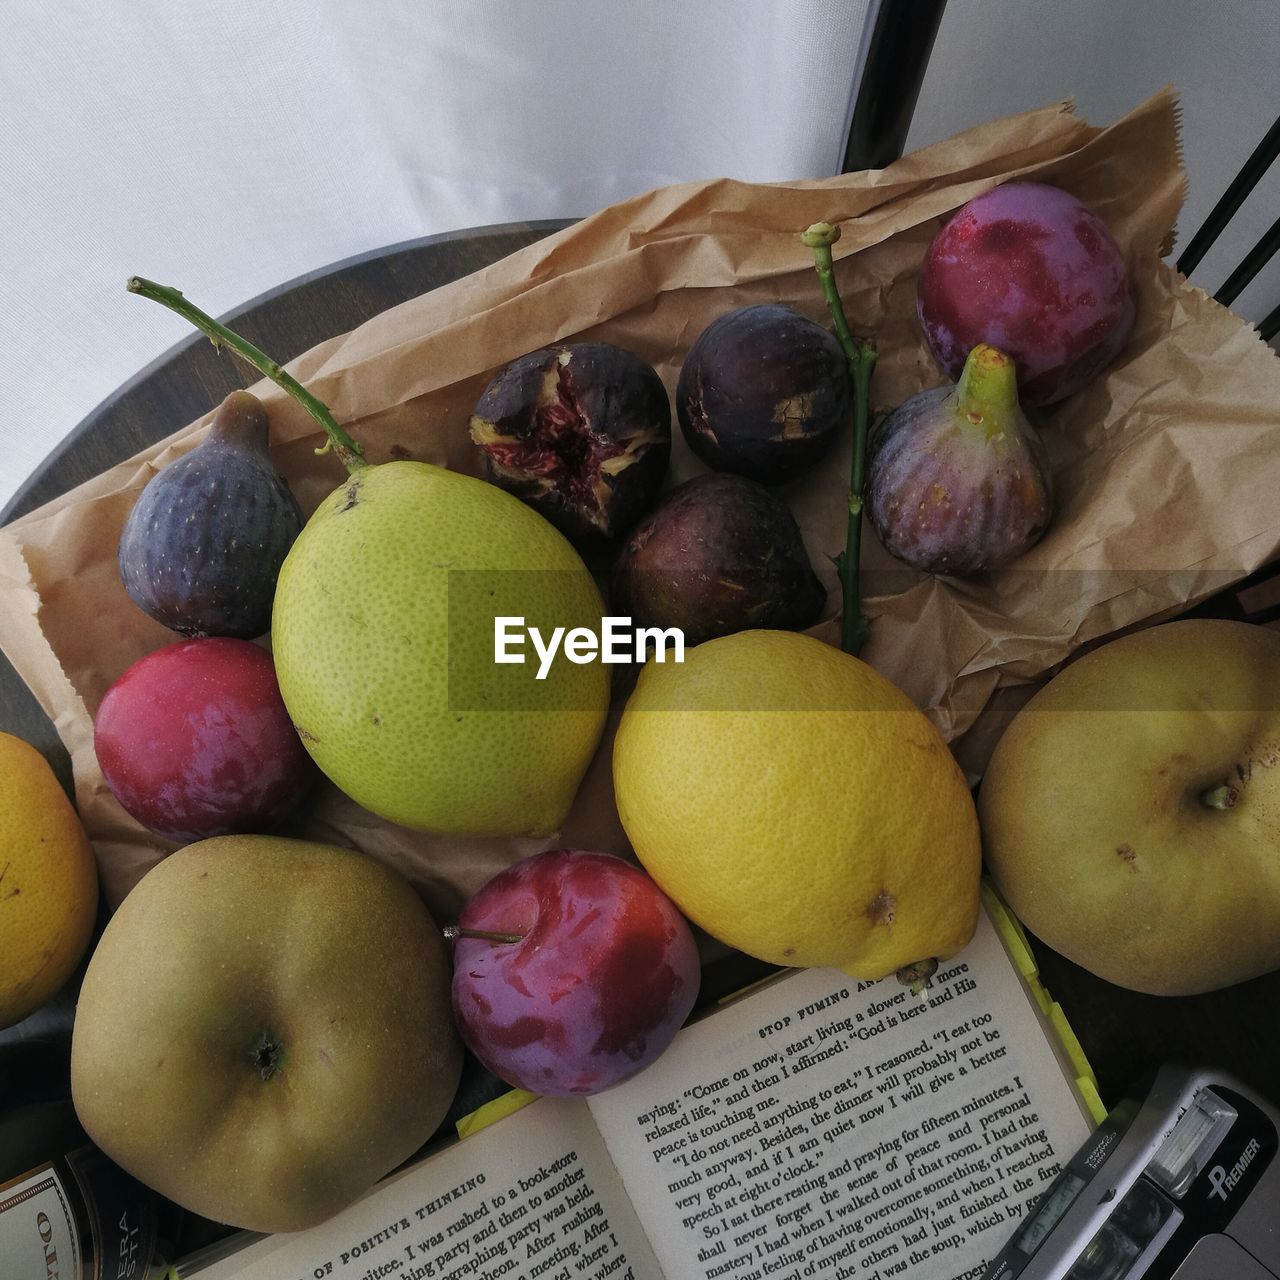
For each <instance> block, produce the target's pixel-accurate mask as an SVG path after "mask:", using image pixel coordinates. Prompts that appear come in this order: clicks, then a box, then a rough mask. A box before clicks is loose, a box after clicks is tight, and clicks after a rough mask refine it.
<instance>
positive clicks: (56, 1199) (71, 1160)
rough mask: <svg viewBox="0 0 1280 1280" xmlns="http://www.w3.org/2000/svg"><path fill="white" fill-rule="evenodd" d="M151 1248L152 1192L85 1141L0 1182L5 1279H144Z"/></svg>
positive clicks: (0, 1236) (153, 1222)
mask: <svg viewBox="0 0 1280 1280" xmlns="http://www.w3.org/2000/svg"><path fill="white" fill-rule="evenodd" d="M155 1248H156V1214H155V1202H154V1200H153V1198H152V1197H151V1196H150V1195H149V1194H148V1193H147V1192H146V1191H145V1190H144V1189H143V1188H142V1186H141V1185H140V1184H139V1183H137V1182H136V1181H135V1180H134V1179H133V1178H131V1177H129V1175H128V1174H126V1173H125V1172H124V1171H123V1170H121V1169H118V1168H117V1167H116V1166H115V1165H113V1164H112V1163H111V1162H110V1161H109V1160H108V1159H107V1158H106V1157H105V1156H104V1155H103V1154H102V1153H101V1152H100V1151H98V1150H96V1149H95V1148H93V1147H87V1148H85V1149H83V1150H80V1151H73V1152H72V1153H71V1154H70V1155H68V1156H66V1157H65V1158H63V1159H59V1160H56V1161H54V1162H53V1163H52V1164H45V1165H41V1166H40V1167H39V1168H37V1169H33V1170H31V1172H30V1173H24V1174H23V1175H22V1176H21V1177H19V1178H17V1179H16V1180H15V1181H13V1182H10V1183H6V1184H5V1185H3V1186H0V1259H3V1260H4V1263H5V1272H4V1276H5V1280H144V1278H145V1277H147V1276H148V1275H151V1274H154V1270H153V1267H152V1262H153V1260H154V1255H155Z"/></svg>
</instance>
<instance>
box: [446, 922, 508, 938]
mask: <svg viewBox="0 0 1280 1280" xmlns="http://www.w3.org/2000/svg"><path fill="white" fill-rule="evenodd" d="M440 932H441V933H443V934H444V940H445V941H446V942H452V941H453V940H454V939H455V938H478V939H479V940H480V941H481V942H523V941H524V934H523V933H490V932H489V931H488V930H487V929H464V928H463V927H462V926H461V925H457V924H447V925H445V927H444V928H443V929H441V930H440Z"/></svg>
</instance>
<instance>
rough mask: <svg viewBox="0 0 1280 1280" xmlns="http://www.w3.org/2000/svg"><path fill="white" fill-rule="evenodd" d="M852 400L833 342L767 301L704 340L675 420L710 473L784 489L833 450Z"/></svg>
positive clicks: (711, 328)
mask: <svg viewBox="0 0 1280 1280" xmlns="http://www.w3.org/2000/svg"><path fill="white" fill-rule="evenodd" d="M851 398H852V391H851V389H850V384H849V371H848V364H847V362H846V360H845V356H844V352H843V351H842V350H841V349H840V344H839V342H837V341H836V339H835V337H834V336H833V335H832V334H830V333H828V332H827V330H826V329H824V328H823V327H822V326H821V325H820V324H817V323H816V322H814V321H813V320H810V319H808V318H807V317H806V316H802V315H801V314H800V313H799V312H798V311H794V310H792V309H791V308H790V307H784V306H779V305H776V304H774V303H760V304H757V305H754V306H749V307H740V308H739V309H738V310H736V311H729V312H726V313H725V314H724V315H722V316H720V317H718V318H717V319H715V320H713V321H712V322H711V323H710V324H709V325H708V326H707V327H706V328H705V329H704V330H703V331H702V333H701V334H699V335H698V338H697V340H696V341H695V342H694V344H693V346H692V347H690V349H689V353H688V355H687V356H686V357H685V360H684V364H683V365H682V366H681V369H680V378H679V381H678V383H677V385H676V415H677V417H678V418H679V420H680V427H681V430H683V432H684V437H685V439H686V440H687V441H688V442H689V447H690V448H691V449H692V450H693V452H694V453H696V454H697V455H698V457H699V458H701V459H702V461H703V462H705V463H706V464H707V466H709V467H713V468H714V469H715V470H717V471H733V472H737V473H738V474H739V475H744V476H749V477H750V478H751V479H752V480H757V481H759V482H760V483H761V484H785V483H786V482H787V481H789V480H794V479H795V478H796V476H798V475H800V474H801V473H802V472H804V471H807V470H808V469H809V468H810V467H812V466H813V465H814V464H815V463H816V462H817V461H818V459H819V458H821V457H822V455H823V454H824V453H825V452H826V451H827V449H828V447H829V446H830V444H831V442H832V441H833V440H834V439H835V437H836V435H837V433H838V432H839V431H840V430H841V428H842V427H843V426H844V425H845V423H847V422H848V420H849V406H850V401H851Z"/></svg>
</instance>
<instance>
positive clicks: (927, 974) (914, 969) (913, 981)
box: [897, 957, 938, 996]
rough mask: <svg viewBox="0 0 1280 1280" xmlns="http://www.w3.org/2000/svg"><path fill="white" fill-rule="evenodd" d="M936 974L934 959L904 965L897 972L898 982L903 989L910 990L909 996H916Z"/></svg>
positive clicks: (935, 960)
mask: <svg viewBox="0 0 1280 1280" xmlns="http://www.w3.org/2000/svg"><path fill="white" fill-rule="evenodd" d="M937 972H938V961H937V958H936V957H930V958H929V959H928V960H917V961H915V963H914V964H904V965H903V966H902V968H901V969H899V970H898V974H897V977H898V981H899V982H900V983H902V985H903V986H904V987H910V988H911V994H912V995H913V996H918V995H919V994H920V993H921V992H922V991H923V990H924V989H925V987H927V986H928V985H929V980H930V979H931V978H932V977H933V975H934V974H935V973H937Z"/></svg>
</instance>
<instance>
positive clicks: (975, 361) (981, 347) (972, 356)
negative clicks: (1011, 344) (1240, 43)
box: [956, 342, 1018, 440]
mask: <svg viewBox="0 0 1280 1280" xmlns="http://www.w3.org/2000/svg"><path fill="white" fill-rule="evenodd" d="M956 412H957V413H958V414H959V415H960V416H961V417H962V418H964V419H966V420H967V421H968V422H969V423H970V424H971V425H972V426H974V427H977V428H979V429H980V430H981V431H982V433H983V434H984V435H985V436H986V437H987V439H988V440H990V439H992V438H993V437H994V436H997V435H1001V434H1003V433H1005V432H1008V433H1009V434H1010V435H1015V434H1016V433H1017V422H1018V373H1017V369H1016V367H1015V365H1014V363H1013V361H1012V360H1011V359H1010V358H1009V357H1008V356H1007V355H1005V353H1004V352H1003V351H999V350H997V349H996V348H995V347H992V346H988V345H987V344H986V343H985V342H983V343H979V344H978V345H977V346H976V347H974V348H973V350H972V351H970V352H969V354H968V356H967V357H966V358H965V362H964V368H963V369H962V370H961V371H960V381H959V382H958V383H957V384H956Z"/></svg>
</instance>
